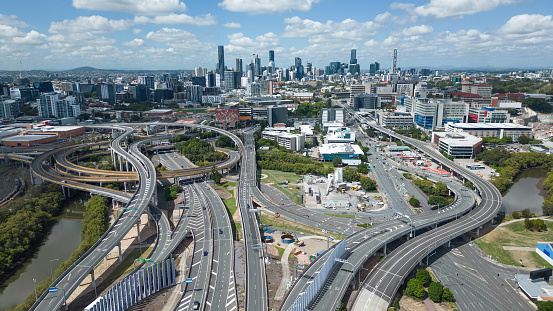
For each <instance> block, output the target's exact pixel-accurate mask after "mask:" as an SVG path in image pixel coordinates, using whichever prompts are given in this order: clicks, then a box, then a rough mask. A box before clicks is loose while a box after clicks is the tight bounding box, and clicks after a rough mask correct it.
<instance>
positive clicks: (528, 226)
mask: <svg viewBox="0 0 553 311" xmlns="http://www.w3.org/2000/svg"><path fill="white" fill-rule="evenodd" d="M524 228H526V230H532V229H533V228H534V224H532V221H531V220H530V218H525V219H524Z"/></svg>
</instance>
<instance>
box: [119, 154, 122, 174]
mask: <svg viewBox="0 0 553 311" xmlns="http://www.w3.org/2000/svg"><path fill="white" fill-rule="evenodd" d="M119 171H121V172H122V171H123V158H122V157H121V156H119Z"/></svg>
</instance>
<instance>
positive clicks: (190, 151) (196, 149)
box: [175, 138, 227, 166]
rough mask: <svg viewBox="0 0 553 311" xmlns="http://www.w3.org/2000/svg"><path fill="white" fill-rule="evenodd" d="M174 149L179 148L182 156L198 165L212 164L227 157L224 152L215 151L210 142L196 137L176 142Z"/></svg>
mask: <svg viewBox="0 0 553 311" xmlns="http://www.w3.org/2000/svg"><path fill="white" fill-rule="evenodd" d="M175 149H177V150H180V151H181V153H182V154H183V155H184V156H186V157H187V158H188V159H189V160H190V161H192V162H193V163H194V164H196V165H198V166H207V165H212V164H213V163H215V162H218V161H223V160H225V159H226V158H227V155H226V154H224V153H222V152H217V151H215V148H214V147H213V146H212V145H211V144H210V143H208V142H206V141H203V140H199V139H197V138H192V139H189V140H186V141H184V142H183V141H181V142H178V143H176V144H175Z"/></svg>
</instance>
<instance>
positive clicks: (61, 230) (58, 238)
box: [0, 198, 86, 310]
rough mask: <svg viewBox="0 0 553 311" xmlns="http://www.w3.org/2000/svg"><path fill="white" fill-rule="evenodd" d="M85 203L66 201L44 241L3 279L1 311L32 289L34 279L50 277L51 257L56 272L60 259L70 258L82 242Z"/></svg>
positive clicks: (20, 301)
mask: <svg viewBox="0 0 553 311" xmlns="http://www.w3.org/2000/svg"><path fill="white" fill-rule="evenodd" d="M85 204H86V202H85V201H83V199H81V198H72V199H71V200H70V201H69V202H68V203H66V204H65V211H64V213H63V214H62V215H61V216H60V219H59V221H58V222H57V223H56V224H55V225H54V226H53V227H52V231H51V232H50V235H49V236H48V239H47V240H46V241H45V242H44V244H43V245H42V246H41V247H40V248H39V249H38V250H37V251H36V252H35V254H34V256H33V259H32V260H29V261H28V262H27V263H25V264H24V266H23V267H21V268H20V269H19V270H18V271H17V272H16V273H15V274H14V275H12V276H11V277H10V278H9V279H8V280H7V281H6V282H4V283H3V284H1V285H0V310H6V309H8V308H12V307H14V306H16V305H18V304H20V303H22V302H23V301H25V299H26V298H27V296H29V294H31V293H32V292H33V290H34V288H33V279H36V280H37V284H38V283H40V281H42V280H44V279H46V278H48V277H50V260H53V259H59V260H54V261H52V269H53V271H56V269H57V267H58V266H59V265H60V263H61V262H63V261H65V260H67V259H69V256H71V253H73V251H74V250H76V249H77V248H78V247H79V245H80V244H81V220H82V219H83V215H84V211H85Z"/></svg>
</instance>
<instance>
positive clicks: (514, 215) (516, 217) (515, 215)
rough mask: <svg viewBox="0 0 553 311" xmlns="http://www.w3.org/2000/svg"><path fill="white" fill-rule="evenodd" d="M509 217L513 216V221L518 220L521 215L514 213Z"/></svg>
mask: <svg viewBox="0 0 553 311" xmlns="http://www.w3.org/2000/svg"><path fill="white" fill-rule="evenodd" d="M511 216H513V218H514V219H519V218H520V216H521V213H520V212H517V211H514V212H513V213H512V214H511Z"/></svg>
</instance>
